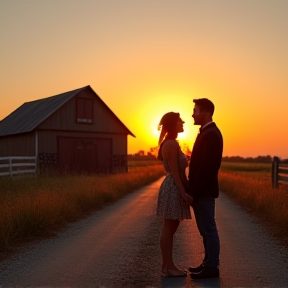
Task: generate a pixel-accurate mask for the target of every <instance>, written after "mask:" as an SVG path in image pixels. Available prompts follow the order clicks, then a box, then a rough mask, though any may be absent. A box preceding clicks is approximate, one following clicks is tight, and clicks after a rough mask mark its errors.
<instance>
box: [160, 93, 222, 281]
mask: <svg viewBox="0 0 288 288" xmlns="http://www.w3.org/2000/svg"><path fill="white" fill-rule="evenodd" d="M193 102H194V109H193V115H192V118H193V119H194V125H200V130H199V133H198V135H197V138H196V140H195V143H194V146H193V149H192V154H191V157H190V163H189V176H188V179H187V177H186V174H185V169H186V167H187V166H188V162H187V157H186V155H185V154H184V153H183V152H182V151H181V148H180V146H179V144H178V142H177V141H176V139H177V136H178V133H181V132H183V123H184V121H183V120H182V119H181V118H180V115H179V113H174V112H169V113H166V114H165V115H164V116H163V117H162V118H161V120H160V123H159V128H160V129H161V133H160V137H159V145H160V148H159V153H158V159H160V160H161V161H162V162H163V165H164V168H165V171H166V172H167V174H166V177H165V179H164V181H163V182H162V184H161V187H160V190H159V195H158V202H157V215H159V216H162V217H163V219H164V220H163V228H162V232H161V236H160V247H161V253H162V271H161V273H162V276H163V277H179V276H180V277H181V276H186V275H187V273H188V271H185V270H182V269H180V268H178V267H177V266H176V265H175V264H174V262H173V256H172V254H173V253H172V250H173V236H174V234H175V232H176V230H177V228H178V226H179V224H180V221H181V220H184V219H191V212H190V206H191V207H192V208H193V212H194V216H195V220H196V223H197V227H198V230H199V232H200V235H201V236H202V238H203V245H204V250H205V256H204V259H203V261H202V263H200V265H199V266H198V267H189V268H188V270H189V272H190V277H191V278H192V279H205V278H216V277H219V253H220V241H219V236H218V231H217V226H216V221H215V199H216V198H218V196H219V186H218V171H219V168H220V165H221V160H222V151H223V138H222V135H221V132H220V130H219V129H218V127H217V126H216V124H215V123H214V122H213V120H212V117H213V113H214V104H213V103H212V102H211V101H210V100H209V99H206V98H201V99H194V100H193Z"/></svg>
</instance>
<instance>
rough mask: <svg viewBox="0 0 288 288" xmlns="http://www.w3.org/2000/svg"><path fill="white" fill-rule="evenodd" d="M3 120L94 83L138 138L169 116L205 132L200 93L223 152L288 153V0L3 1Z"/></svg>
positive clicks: (147, 140) (151, 141) (138, 142)
mask: <svg viewBox="0 0 288 288" xmlns="http://www.w3.org/2000/svg"><path fill="white" fill-rule="evenodd" d="M0 39H1V53H0V79H1V80H0V83H1V85H0V95H1V105H0V119H3V118H5V117H6V116H7V115H8V114H10V113H11V112H12V111H14V110H15V109H16V108H18V107H19V106H20V105H22V104H23V103H24V102H28V101H32V100H35V99H40V98H46V97H49V96H53V95H56V94H60V93H63V92H66V91H70V90H74V89H77V88H80V87H83V86H86V85H90V86H91V87H92V89H93V90H94V91H95V92H96V93H97V94H98V95H99V96H100V98H101V99H102V100H103V101H104V102H105V103H106V104H107V105H108V106H109V107H110V108H111V110H112V111H113V112H114V113H115V114H116V115H117V116H118V117H119V118H120V120H121V121H122V122H123V123H124V124H125V125H126V126H127V127H128V129H129V130H131V131H132V132H133V133H134V134H135V135H136V138H133V137H131V136H129V137H128V153H135V152H137V151H138V150H145V151H148V150H149V148H150V147H155V146H157V142H158V135H159V131H157V125H158V122H159V120H160V118H161V116H162V115H163V114H164V113H166V112H170V111H174V112H180V115H181V117H182V118H183V120H184V121H185V124H184V129H185V131H184V133H183V134H182V135H179V136H180V137H179V138H180V140H181V141H182V143H183V142H184V143H186V144H187V145H188V146H189V147H191V148H192V145H193V143H194V141H195V137H196V134H197V132H198V128H199V127H198V126H194V125H193V119H192V118H191V115H192V109H193V99H194V98H204V97H205V98H209V99H210V100H212V101H213V102H214V104H215V107H216V108H215V114H214V117H213V119H214V121H215V122H216V124H217V125H218V127H219V128H220V129H221V131H222V134H223V137H224V152H223V156H242V157H257V156H259V155H271V156H272V157H273V156H279V157H281V158H288V53H287V51H288V1H287V0H225V1H224V0H201V1H200V0H197V1H196V0H178V1H176V0H173V1H172V0H145V1H144V0H142V1H140V0H101V1H100V0H0Z"/></svg>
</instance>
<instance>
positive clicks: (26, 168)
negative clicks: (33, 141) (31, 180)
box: [0, 156, 37, 176]
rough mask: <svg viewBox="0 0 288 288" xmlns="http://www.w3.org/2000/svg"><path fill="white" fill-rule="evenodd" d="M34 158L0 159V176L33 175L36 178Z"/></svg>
mask: <svg viewBox="0 0 288 288" xmlns="http://www.w3.org/2000/svg"><path fill="white" fill-rule="evenodd" d="M36 160H37V159H36V157H35V156H9V157H0V176H13V175H19V174H34V176H36V168H37V161H36Z"/></svg>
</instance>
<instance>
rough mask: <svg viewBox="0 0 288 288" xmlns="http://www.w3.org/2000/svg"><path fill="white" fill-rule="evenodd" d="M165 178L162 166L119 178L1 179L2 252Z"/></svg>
mask: <svg viewBox="0 0 288 288" xmlns="http://www.w3.org/2000/svg"><path fill="white" fill-rule="evenodd" d="M158 164H159V162H158ZM134 166H135V165H134ZM163 175H164V169H163V166H162V165H153V166H146V167H133V168H129V172H128V173H126V174H117V175H102V176H97V175H74V176H73V175H70V176H69V175H66V176H62V177H37V178H32V177H31V178H29V177H28V178H27V177H25V178H19V177H17V178H0V187H1V191H0V251H6V250H7V249H9V248H11V247H12V246H13V245H15V243H21V242H23V241H26V239H29V238H31V237H32V238H33V237H35V236H41V235H45V234H47V233H48V232H49V233H51V232H53V231H57V230H58V229H60V228H61V227H63V226H65V225H66V224H67V223H69V222H71V221H75V220H77V219H80V218H82V217H84V216H86V215H88V214H89V213H91V212H92V211H95V210H97V209H99V208H101V207H103V206H104V205H106V204H108V203H111V202H113V201H116V200H117V199H119V198H121V197H122V196H124V195H125V194H127V193H130V192H132V191H134V190H135V189H137V188H139V187H142V186H143V185H145V184H148V183H151V182H152V181H155V180H157V179H159V177H161V176H163Z"/></svg>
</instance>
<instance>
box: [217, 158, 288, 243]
mask: <svg viewBox="0 0 288 288" xmlns="http://www.w3.org/2000/svg"><path fill="white" fill-rule="evenodd" d="M219 185H220V190H221V191H223V192H225V193H226V194H227V195H229V196H231V197H232V198H233V199H234V200H235V201H236V202H237V203H239V204H240V205H242V206H243V207H245V208H246V209H247V210H248V211H250V212H251V213H253V214H254V215H256V216H257V217H259V219H260V220H262V222H263V223H264V225H265V226H266V227H268V229H269V231H270V232H271V233H272V234H273V235H274V236H276V237H277V238H278V239H279V240H281V241H282V243H283V244H284V245H285V246H287V247H288V185H285V184H283V185H279V188H278V189H273V188H272V182H271V164H260V163H259V164H258V163H255V164H249V163H248V164H247V163H222V167H221V170H220V173H219Z"/></svg>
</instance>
